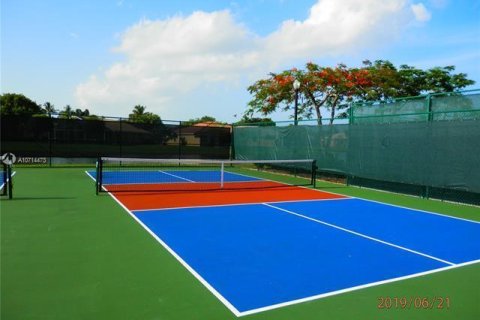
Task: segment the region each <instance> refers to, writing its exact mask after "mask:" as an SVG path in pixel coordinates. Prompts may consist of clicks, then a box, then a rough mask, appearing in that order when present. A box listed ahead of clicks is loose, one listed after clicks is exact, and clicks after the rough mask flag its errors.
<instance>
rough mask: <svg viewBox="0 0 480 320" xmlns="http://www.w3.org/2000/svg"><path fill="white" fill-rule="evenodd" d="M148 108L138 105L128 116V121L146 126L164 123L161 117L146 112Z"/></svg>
mask: <svg viewBox="0 0 480 320" xmlns="http://www.w3.org/2000/svg"><path fill="white" fill-rule="evenodd" d="M146 108H147V107H145V106H142V105H136V106H135V107H134V108H133V110H132V113H130V114H129V115H128V120H130V121H131V122H136V123H145V124H156V123H162V120H161V119H160V116H159V115H156V114H154V113H152V112H145V109H146Z"/></svg>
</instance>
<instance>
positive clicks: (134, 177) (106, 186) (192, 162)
mask: <svg viewBox="0 0 480 320" xmlns="http://www.w3.org/2000/svg"><path fill="white" fill-rule="evenodd" d="M315 169H316V162H315V160H309V159H307V160H251V161H250V160H204V159H201V160H200V159H180V160H177V159H139V158H99V159H98V161H97V168H96V171H95V172H92V173H91V175H92V176H93V177H94V178H95V181H96V192H97V194H98V193H99V192H102V191H107V192H120V191H128V192H130V191H132V192H133V191H188V190H192V191H198V190H215V189H249V188H273V187H282V186H291V185H315V171H316V170H315Z"/></svg>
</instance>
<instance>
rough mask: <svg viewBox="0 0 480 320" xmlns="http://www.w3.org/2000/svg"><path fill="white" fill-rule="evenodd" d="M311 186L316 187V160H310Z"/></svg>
mask: <svg viewBox="0 0 480 320" xmlns="http://www.w3.org/2000/svg"><path fill="white" fill-rule="evenodd" d="M311 184H312V186H313V188H316V187H317V160H313V161H312V183H311Z"/></svg>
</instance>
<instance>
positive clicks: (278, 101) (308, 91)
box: [246, 62, 372, 125]
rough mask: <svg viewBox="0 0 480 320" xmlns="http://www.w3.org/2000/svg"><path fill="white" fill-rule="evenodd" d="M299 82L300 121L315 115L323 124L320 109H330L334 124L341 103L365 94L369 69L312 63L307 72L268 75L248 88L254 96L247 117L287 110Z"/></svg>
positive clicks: (297, 71) (368, 84)
mask: <svg viewBox="0 0 480 320" xmlns="http://www.w3.org/2000/svg"><path fill="white" fill-rule="evenodd" d="M295 79H297V80H299V81H300V83H301V85H300V88H299V92H298V93H299V101H300V103H299V105H298V115H299V118H300V119H302V118H303V117H305V118H307V119H310V118H311V117H312V115H313V113H315V116H316V119H317V122H318V124H319V125H321V124H322V113H321V108H322V107H325V108H326V109H327V110H330V115H331V119H330V123H332V122H333V119H334V118H335V115H336V112H337V110H338V108H342V107H343V105H342V103H344V102H347V101H350V100H352V97H353V96H355V95H358V94H360V93H361V92H365V91H366V90H367V89H368V88H369V87H370V86H371V82H372V81H371V77H370V73H369V72H368V70H365V69H348V68H347V67H346V66H345V65H343V64H339V65H338V66H337V67H335V68H330V67H320V66H318V65H317V64H314V63H311V62H310V63H307V65H306V70H300V71H299V70H297V69H291V70H287V71H283V72H282V73H281V74H273V73H272V74H270V77H269V78H268V79H262V80H259V81H257V82H256V83H255V84H253V85H252V86H250V87H248V91H249V92H250V93H251V94H253V95H254V99H253V100H251V101H250V102H249V109H248V110H247V112H246V116H250V117H251V116H252V115H253V113H255V112H260V113H261V114H263V115H268V114H269V113H271V112H274V111H276V110H277V109H278V108H281V110H283V111H289V110H291V109H292V108H293V106H292V103H293V101H294V92H293V82H294V81H295Z"/></svg>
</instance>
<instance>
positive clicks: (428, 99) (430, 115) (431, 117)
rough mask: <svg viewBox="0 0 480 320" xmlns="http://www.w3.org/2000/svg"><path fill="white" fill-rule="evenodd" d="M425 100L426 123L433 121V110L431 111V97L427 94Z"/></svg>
mask: <svg viewBox="0 0 480 320" xmlns="http://www.w3.org/2000/svg"><path fill="white" fill-rule="evenodd" d="M425 98H426V104H427V111H428V121H429V122H430V121H433V110H432V96H431V95H430V93H429V94H427V96H426V97H425Z"/></svg>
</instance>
